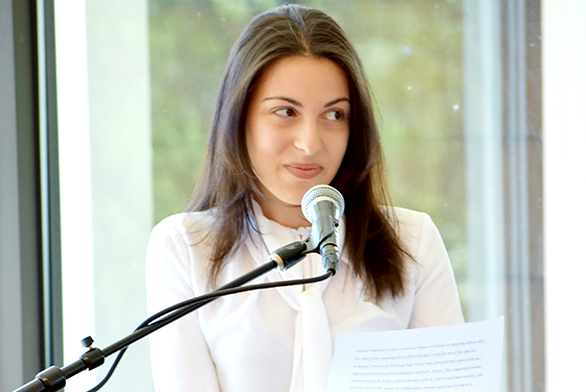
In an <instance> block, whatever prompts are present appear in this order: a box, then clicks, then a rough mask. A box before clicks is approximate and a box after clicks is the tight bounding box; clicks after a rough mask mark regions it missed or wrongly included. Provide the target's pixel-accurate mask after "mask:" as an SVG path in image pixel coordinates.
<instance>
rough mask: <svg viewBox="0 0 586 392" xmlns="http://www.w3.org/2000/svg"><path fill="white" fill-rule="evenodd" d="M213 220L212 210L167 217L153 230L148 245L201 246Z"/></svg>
mask: <svg viewBox="0 0 586 392" xmlns="http://www.w3.org/2000/svg"><path fill="white" fill-rule="evenodd" d="M214 220H215V215H214V211H213V210H207V211H197V212H182V213H179V214H174V215H171V216H168V217H166V218H165V219H163V220H161V221H160V222H159V223H158V224H157V225H156V226H155V227H154V228H153V230H152V232H151V238H150V243H151V244H160V245H164V246H165V247H184V246H193V245H197V244H201V243H203V242H205V241H204V240H205V239H206V238H207V237H208V235H209V233H210V231H211V229H212V224H213V222H214Z"/></svg>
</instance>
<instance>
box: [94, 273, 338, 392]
mask: <svg viewBox="0 0 586 392" xmlns="http://www.w3.org/2000/svg"><path fill="white" fill-rule="evenodd" d="M333 275H334V272H333V271H332V270H328V271H327V272H326V273H325V274H323V275H319V276H316V277H312V278H306V279H295V280H285V281H281V282H269V283H260V284H253V285H248V286H241V287H234V288H226V289H217V290H214V291H212V292H210V293H208V294H204V295H201V296H199V297H194V298H191V299H188V300H185V301H182V302H179V303H177V304H175V305H172V306H169V307H168V308H165V309H163V310H161V311H160V312H158V313H156V314H154V315H152V316H150V317H149V318H147V319H146V320H144V321H143V322H142V323H141V324H140V325H139V326H138V327H136V329H135V330H134V332H136V331H139V330H141V329H143V328H146V327H154V329H153V331H151V332H149V334H150V333H152V332H155V331H156V330H157V329H159V328H162V327H164V326H165V325H166V324H168V323H171V322H173V321H175V320H177V319H179V318H181V317H183V316H185V315H187V314H189V313H191V312H193V311H194V310H196V309H198V308H200V307H202V306H204V305H206V304H207V303H209V302H211V301H213V300H215V299H218V298H220V297H224V296H227V295H232V294H237V293H244V292H247V291H253V290H264V289H270V288H275V287H286V286H298V285H302V284H312V283H317V282H321V281H324V280H326V279H328V278H330V277H332V276H333ZM145 336H148V335H145ZM143 337H144V336H143ZM141 339H142V338H141ZM128 347H129V346H126V347H124V348H122V349H121V350H120V352H119V353H118V355H117V356H116V359H115V360H114V362H113V363H112V365H111V366H110V370H109V371H108V373H107V374H106V376H104V378H103V379H102V381H100V383H99V384H97V385H96V386H95V387H93V388H92V389H90V390H89V391H88V392H96V391H98V390H100V389H101V388H102V387H103V386H104V385H106V383H107V382H108V381H109V380H110V377H112V375H113V374H114V371H115V370H116V367H117V366H118V364H119V363H120V361H121V360H122V357H123V355H124V353H125V352H126V349H127V348H128Z"/></svg>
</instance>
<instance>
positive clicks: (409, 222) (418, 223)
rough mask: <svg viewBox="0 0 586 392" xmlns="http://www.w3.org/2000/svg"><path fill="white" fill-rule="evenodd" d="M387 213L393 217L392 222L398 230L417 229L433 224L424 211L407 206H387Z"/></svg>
mask: <svg viewBox="0 0 586 392" xmlns="http://www.w3.org/2000/svg"><path fill="white" fill-rule="evenodd" d="M388 213H389V214H390V216H391V217H392V218H393V219H392V220H393V224H395V225H396V226H397V227H396V229H399V230H418V229H421V228H424V227H429V226H430V225H431V226H433V222H432V220H431V217H430V216H429V215H428V214H427V213H425V212H420V211H415V210H410V209H408V208H402V207H393V208H389V211H388Z"/></svg>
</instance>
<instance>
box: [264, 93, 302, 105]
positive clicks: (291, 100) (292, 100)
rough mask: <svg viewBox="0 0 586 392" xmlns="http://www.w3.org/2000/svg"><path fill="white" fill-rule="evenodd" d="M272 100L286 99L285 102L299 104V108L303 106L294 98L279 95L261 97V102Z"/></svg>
mask: <svg viewBox="0 0 586 392" xmlns="http://www.w3.org/2000/svg"><path fill="white" fill-rule="evenodd" d="M273 100H275V101H286V102H289V103H290V104H291V105H295V106H299V107H300V108H302V107H303V105H302V104H301V102H298V101H296V100H294V99H292V98H287V97H279V96H277V97H267V98H265V99H263V100H262V102H265V101H273Z"/></svg>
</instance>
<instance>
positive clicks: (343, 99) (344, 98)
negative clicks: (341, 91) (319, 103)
mask: <svg viewBox="0 0 586 392" xmlns="http://www.w3.org/2000/svg"><path fill="white" fill-rule="evenodd" d="M338 102H348V103H350V99H349V98H346V97H342V98H338V99H334V100H333V101H331V102H328V103H326V104H325V105H324V108H327V107H329V106H332V105H335V104H337V103H338Z"/></svg>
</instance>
